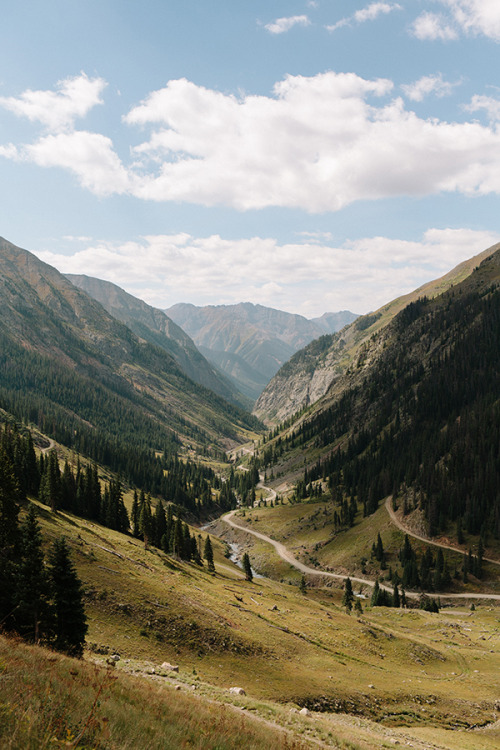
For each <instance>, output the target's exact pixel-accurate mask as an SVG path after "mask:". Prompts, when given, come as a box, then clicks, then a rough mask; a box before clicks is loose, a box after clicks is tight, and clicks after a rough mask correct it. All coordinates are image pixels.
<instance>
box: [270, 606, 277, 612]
mask: <svg viewBox="0 0 500 750" xmlns="http://www.w3.org/2000/svg"><path fill="white" fill-rule="evenodd" d="M277 611H278V607H277V606H276V604H273V606H272V607H269V612H277Z"/></svg>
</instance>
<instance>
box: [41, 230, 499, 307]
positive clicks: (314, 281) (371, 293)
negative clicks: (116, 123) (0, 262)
mask: <svg viewBox="0 0 500 750" xmlns="http://www.w3.org/2000/svg"><path fill="white" fill-rule="evenodd" d="M497 240H498V237H496V236H495V235H493V234H492V233H489V232H486V231H485V232H480V231H472V230H468V229H430V230H429V231H428V232H426V233H425V235H424V236H423V238H422V239H421V241H414V242H410V241H405V240H395V239H388V238H386V237H368V238H364V239H359V240H356V241H352V242H346V243H344V244H343V245H340V246H336V245H334V244H331V243H329V244H326V243H325V241H323V243H319V244H318V243H317V242H310V241H308V240H304V241H302V242H297V243H288V244H279V243H278V242H277V241H276V240H275V239H272V238H265V237H253V238H250V239H240V240H227V239H224V238H223V237H221V236H219V235H213V236H210V237H202V238H195V237H193V236H191V235H188V234H177V235H154V236H147V237H143V238H142V239H140V240H138V241H134V242H127V243H124V244H114V243H100V244H95V245H90V246H88V247H87V248H85V249H84V250H81V251H79V252H75V253H74V254H73V255H71V256H65V255H58V254H55V253H52V252H48V251H46V252H39V253H37V254H38V255H39V257H40V258H41V259H42V260H44V261H46V262H47V263H50V264H51V265H54V266H56V267H57V268H59V269H60V270H61V271H62V272H64V273H85V274H88V275H91V276H97V277H99V278H102V279H106V280H108V281H112V282H114V283H116V284H118V285H119V286H122V287H124V288H125V289H126V290H127V291H129V292H130V293H132V294H135V295H136V296H138V297H140V298H142V299H145V300H146V301H147V302H149V303H150V304H152V305H155V306H156V307H160V308H166V307H169V306H170V305H172V304H174V303H176V302H192V303H194V304H196V305H205V304H234V303H237V302H241V301H246V300H249V299H251V300H252V301H253V302H258V303H260V304H263V305H266V306H269V307H274V308H278V309H284V310H288V311H290V312H297V313H301V314H303V315H306V316H307V317H314V316H315V315H321V314H322V313H323V312H326V311H335V310H340V309H351V310H353V311H355V312H368V311H369V310H372V309H376V308H377V307H379V306H380V305H382V304H385V303H386V302H389V301H390V300H391V299H393V298H395V297H397V296H399V295H401V294H404V293H407V292H409V291H412V290H413V289H415V288H417V287H418V286H420V285H421V284H422V283H425V282H426V281H429V280H431V279H433V278H436V277H438V276H440V275H442V274H443V273H446V272H447V271H448V270H449V269H451V268H452V267H453V266H455V265H456V264H457V263H459V262H461V261H462V260H465V259H466V258H469V257H471V256H472V255H474V254H476V253H478V252H481V251H482V250H484V249H486V248H487V247H489V246H491V245H492V244H493V243H494V242H496V241H497Z"/></svg>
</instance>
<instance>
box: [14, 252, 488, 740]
mask: <svg viewBox="0 0 500 750" xmlns="http://www.w3.org/2000/svg"><path fill="white" fill-rule="evenodd" d="M73 280H74V281H75V284H73V283H71V276H70V277H66V276H63V275H62V274H59V272H57V271H56V270H55V269H53V268H52V267H50V266H47V265H46V264H43V263H41V262H40V261H38V260H37V259H36V258H35V257H34V256H33V255H32V254H30V253H29V252H28V251H25V250H22V249H20V248H16V247H15V246H14V245H12V244H11V243H8V242H7V241H6V240H2V241H1V243H0V301H1V305H2V319H1V321H0V341H1V344H2V348H1V350H0V428H1V429H0V552H1V555H0V579H1V580H0V583H1V584H2V596H1V597H0V606H1V611H0V620H1V621H2V627H3V632H2V634H1V637H0V698H1V700H0V704H1V706H0V708H1V710H0V742H1V743H2V747H4V746H5V747H6V748H9V750H21V748H23V749H24V748H33V750H35V748H36V750H38V749H39V748H49V747H63V746H66V747H75V748H80V749H81V750H84V749H85V748H87V747H88V748H90V747H92V748H96V750H97V748H102V750H105V749H106V750H119V749H120V748H132V747H141V750H142V748H144V750H156V748H162V749H163V750H165V748H172V749H173V748H178V747H186V748H187V747H195V748H200V749H201V748H203V750H204V749H205V748H206V749H207V750H208V749H209V748H212V750H213V749H214V748H220V749H221V750H230V749H232V748H234V749H235V750H236V748H241V747H245V748H247V747H248V748H256V749H257V748H264V747H267V748H269V747H272V748H274V747H276V748H283V750H285V749H286V750H303V749H304V748H311V747H325V748H329V747H330V748H343V749H344V750H371V749H372V748H377V749H378V748H381V749H382V748H388V747H392V746H398V745H402V746H408V747H414V748H418V750H430V749H431V748H432V749H434V750H493V748H496V747H498V743H499V741H500V704H499V701H498V696H499V690H500V681H499V675H500V648H499V646H500V643H499V640H500V619H499V612H500V609H499V604H498V602H499V600H500V505H499V502H500V470H499V467H500V455H499V453H498V450H499V445H500V438H499V435H500V432H499V431H500V403H499V400H498V394H499V393H500V390H499V389H500V382H499V372H500V367H499V356H500V338H499V336H500V249H499V247H498V246H493V247H492V248H489V249H488V250H487V251H485V252H484V253H482V254H481V255H480V256H476V257H475V258H472V259H471V260H470V261H469V262H467V263H465V264H461V266H460V267H459V268H457V269H455V270H454V271H452V272H451V273H450V274H448V275H447V276H446V277H443V279H439V280H437V281H436V282H434V283H433V284H430V285H427V286H426V287H425V288H423V289H420V290H416V292H415V293H414V294H413V295H410V297H409V298H405V299H401V300H396V301H394V302H393V303H390V304H388V305H386V306H385V307H384V308H382V309H381V311H378V312H377V313H375V314H373V315H371V316H362V317H358V318H356V319H355V320H353V321H351V322H348V323H347V324H346V325H345V326H344V327H343V328H342V330H341V331H340V332H338V333H334V334H325V335H323V334H320V337H319V338H317V339H315V340H314V341H312V343H306V345H305V348H302V349H300V350H299V351H298V352H297V353H296V354H292V355H291V358H290V359H289V360H288V361H287V362H286V363H285V364H284V365H283V366H282V367H281V369H280V370H279V371H278V372H277V374H275V375H273V376H272V379H271V381H270V383H269V384H268V386H267V387H266V390H265V391H264V394H263V396H262V397H259V399H258V401H257V404H256V407H255V410H254V414H253V415H252V414H250V413H249V412H248V411H247V407H248V403H249V399H250V396H249V395H248V393H247V394H245V392H244V389H243V391H241V390H238V388H237V387H236V385H235V382H234V379H233V380H231V379H228V378H227V375H226V376H223V375H222V374H221V373H220V371H219V370H218V369H217V368H216V367H215V365H214V364H213V363H210V362H209V361H208V360H209V358H208V357H207V358H205V357H204V356H203V355H202V354H201V353H200V352H199V351H198V350H197V348H196V346H195V344H194V343H193V342H192V340H191V339H190V337H189V335H188V334H187V333H186V332H183V331H182V330H181V329H180V328H178V326H177V324H176V323H173V322H172V321H171V320H170V318H169V317H168V316H167V315H165V313H164V312H162V311H159V310H156V309H155V308H152V307H150V306H148V305H146V304H145V303H143V302H141V300H138V299H137V298H134V297H132V296H131V295H126V293H125V292H123V290H121V289H119V287H115V286H114V285H109V284H108V283H107V282H101V281H100V280H98V279H91V278H89V277H83V278H82V277H79V278H74V279H73ZM99 300H101V301H99ZM243 310H244V311H245V315H246V317H247V318H251V317H252V315H257V314H258V316H260V317H261V318H262V317H264V318H265V319H267V321H268V322H269V321H270V320H272V324H273V326H275V325H277V322H276V321H277V320H286V321H287V324H288V323H290V318H288V317H286V316H285V317H281V316H279V315H274V314H272V313H271V312H270V311H269V310H263V309H258V310H255V309H254V308H253V307H252V306H246V307H245V306H243ZM220 312H221V311H217V315H219V314H220ZM275 312H279V311H275ZM196 314H197V315H201V313H200V312H199V311H198V313H196ZM229 315H230V316H231V315H233V317H235V315H234V311H229ZM304 320H305V319H304ZM233 322H234V321H233ZM247 322H248V321H247ZM293 322H294V325H295V324H297V325H298V322H297V321H293ZM299 322H300V325H302V324H303V321H299ZM324 324H325V325H326V323H324ZM315 325H319V323H318V321H316V322H315ZM306 327H309V323H307V326H306ZM214 331H215V329H212V333H211V335H215V333H214ZM225 333H227V331H225ZM289 333H290V332H289V331H288V334H289ZM288 334H287V335H288ZM207 335H208V334H207ZM233 335H234V329H232V333H231V336H233ZM241 335H242V337H243V334H241ZM283 335H285V334H283ZM290 335H291V334H290ZM221 336H222V334H221ZM256 340H257V341H261V339H260V338H259V336H257V337H256ZM254 343H255V342H254ZM259 346H260V345H259ZM250 348H251V347H248V349H250ZM257 348H258V349H259V352H260V354H259V357H263V356H264V355H263V352H265V351H266V347H263V348H262V347H260V348H259V347H257ZM255 351H256V350H255V349H254V354H255ZM270 351H272V346H271V348H270ZM239 353H240V354H241V352H239ZM255 357H256V359H255V360H254V364H255V363H256V362H257V361H260V362H261V364H262V361H263V360H262V359H260V360H259V359H258V357H257V355H256V354H255ZM316 375H317V378H316V380H315V376H316ZM268 376H269V377H271V374H269V375H268ZM304 378H305V379H304ZM306 381H307V383H306ZM300 383H302V385H300ZM313 383H315V384H316V385H314V387H313V385H311V384H313ZM320 383H322V385H321V387H320ZM316 386H317V388H316ZM303 387H304V388H305V390H306V391H307V394H308V395H307V398H303V393H304V392H305V391H303V390H301V389H302V388H303ZM278 391H279V393H280V395H279V399H278V401H273V399H274V396H273V394H276V393H278ZM300 394H302V395H300ZM280 399H281V400H280ZM285 401H286V405H285ZM291 404H293V410H291ZM264 424H266V425H267V427H265V426H264ZM30 518H31V519H32V521H31V522H32V523H34V524H38V526H39V529H40V539H41V541H40V547H39V550H38V551H39V554H40V557H39V558H38V559H42V558H43V555H45V556H46V558H45V559H46V560H47V559H48V558H47V556H48V555H49V554H50V550H51V549H53V546H54V544H55V543H57V541H58V540H59V539H61V537H64V539H65V540H66V544H67V547H68V549H69V552H70V554H71V559H72V560H73V562H74V565H75V569H76V571H77V574H78V577H79V580H80V581H81V597H82V602H83V605H84V609H85V613H86V617H87V627H88V630H87V632H86V633H85V638H84V641H85V648H84V652H83V659H77V658H71V657H70V656H68V655H67V654H66V655H65V654H64V653H61V652H64V649H59V650H55V645H54V644H55V643H56V640H55V637H54V635H53V632H54V626H53V624H52V623H51V619H50V617H49V616H48V615H47V618H46V621H44V620H43V618H42V617H41V615H40V617H39V616H38V614H35V621H33V618H32V619H31V620H29V618H28V620H23V617H24V616H25V615H24V614H23V613H25V612H26V611H27V607H28V605H27V603H26V601H25V600H24V599H23V598H22V597H21V594H20V593H19V591H18V589H17V588H16V586H17V585H18V582H19V581H20V580H21V579H22V576H21V573H20V571H21V570H22V569H23V570H24V568H22V565H23V564H24V562H25V559H26V555H27V554H28V551H29V549H31V548H30V547H29V545H28V544H26V538H27V537H26V534H27V533H28V532H27V530H26V529H27V528H28V527H27V525H26V524H27V523H28V521H29V519H30ZM33 519H36V520H33ZM33 533H34V532H33ZM32 541H33V540H32ZM33 544H34V543H33ZM235 551H236V552H237V556H238V557H239V558H241V559H242V558H243V555H244V554H245V553H246V554H247V555H248V556H249V562H250V563H251V567H252V568H253V570H254V571H255V573H256V574H258V575H255V576H254V577H253V579H252V576H251V575H250V576H249V575H248V574H247V573H246V572H245V570H244V569H242V567H240V566H239V565H237V564H236V562H235V561H234V559H233V557H232V553H234V552H235ZM49 568H50V566H49V565H48V564H47V562H42V563H41V564H40V569H41V570H42V571H43V570H45V569H46V570H47V571H48V570H49ZM23 575H25V576H26V571H25V572H24V574H23ZM348 580H349V582H350V584H351V585H352V592H351V594H352V596H351V595H349V586H348ZM40 586H41V589H40V592H39V594H40V596H41V598H42V600H43V597H45V599H46V600H47V602H49V604H50V597H49V595H48V594H47V592H46V590H45V589H43V586H42V584H40ZM42 589H43V591H42ZM47 597H49V598H47ZM47 602H46V603H47ZM49 604H47V606H49ZM50 606H52V605H50ZM28 609H29V607H28ZM16 618H17V619H16ZM37 618H38V619H37ZM39 621H40V623H39ZM33 622H35V627H34V629H33ZM39 624H40V628H41V630H40V632H41V633H42V636H41V637H39V635H37V634H39V630H38V625H39ZM35 641H40V644H39V645H36V644H35V643H34V642H35ZM67 650H68V649H66V651H67ZM77 655H78V654H77ZM115 657H117V658H115ZM30 670H31V673H30ZM68 686H69V687H68ZM231 688H240V689H241V691H234V690H233V692H231ZM65 694H66V695H69V696H71V700H69V698H65V697H64V696H65ZM47 696H51V698H50V700H48V699H47ZM145 737H147V739H144V738H145ZM141 738H142V739H141ZM141 743H142V744H141Z"/></svg>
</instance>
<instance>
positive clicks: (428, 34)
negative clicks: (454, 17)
mask: <svg viewBox="0 0 500 750" xmlns="http://www.w3.org/2000/svg"><path fill="white" fill-rule="evenodd" d="M411 30H412V33H413V35H414V36H416V37H417V39H420V40H422V41H424V40H426V39H428V40H431V41H434V40H436V39H440V40H441V41H450V40H452V39H457V38H458V34H457V32H456V30H455V29H454V28H453V27H452V26H450V25H449V23H448V22H447V21H446V19H445V18H444V17H443V16H441V15H438V14H436V13H427V12H426V13H422V15H421V16H419V17H418V18H417V19H415V21H414V22H413V24H412V27H411Z"/></svg>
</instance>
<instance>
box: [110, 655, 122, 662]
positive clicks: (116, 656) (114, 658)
mask: <svg viewBox="0 0 500 750" xmlns="http://www.w3.org/2000/svg"><path fill="white" fill-rule="evenodd" d="M110 658H111V659H113V661H120V657H119V655H118V654H112V655H111V657H110Z"/></svg>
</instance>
